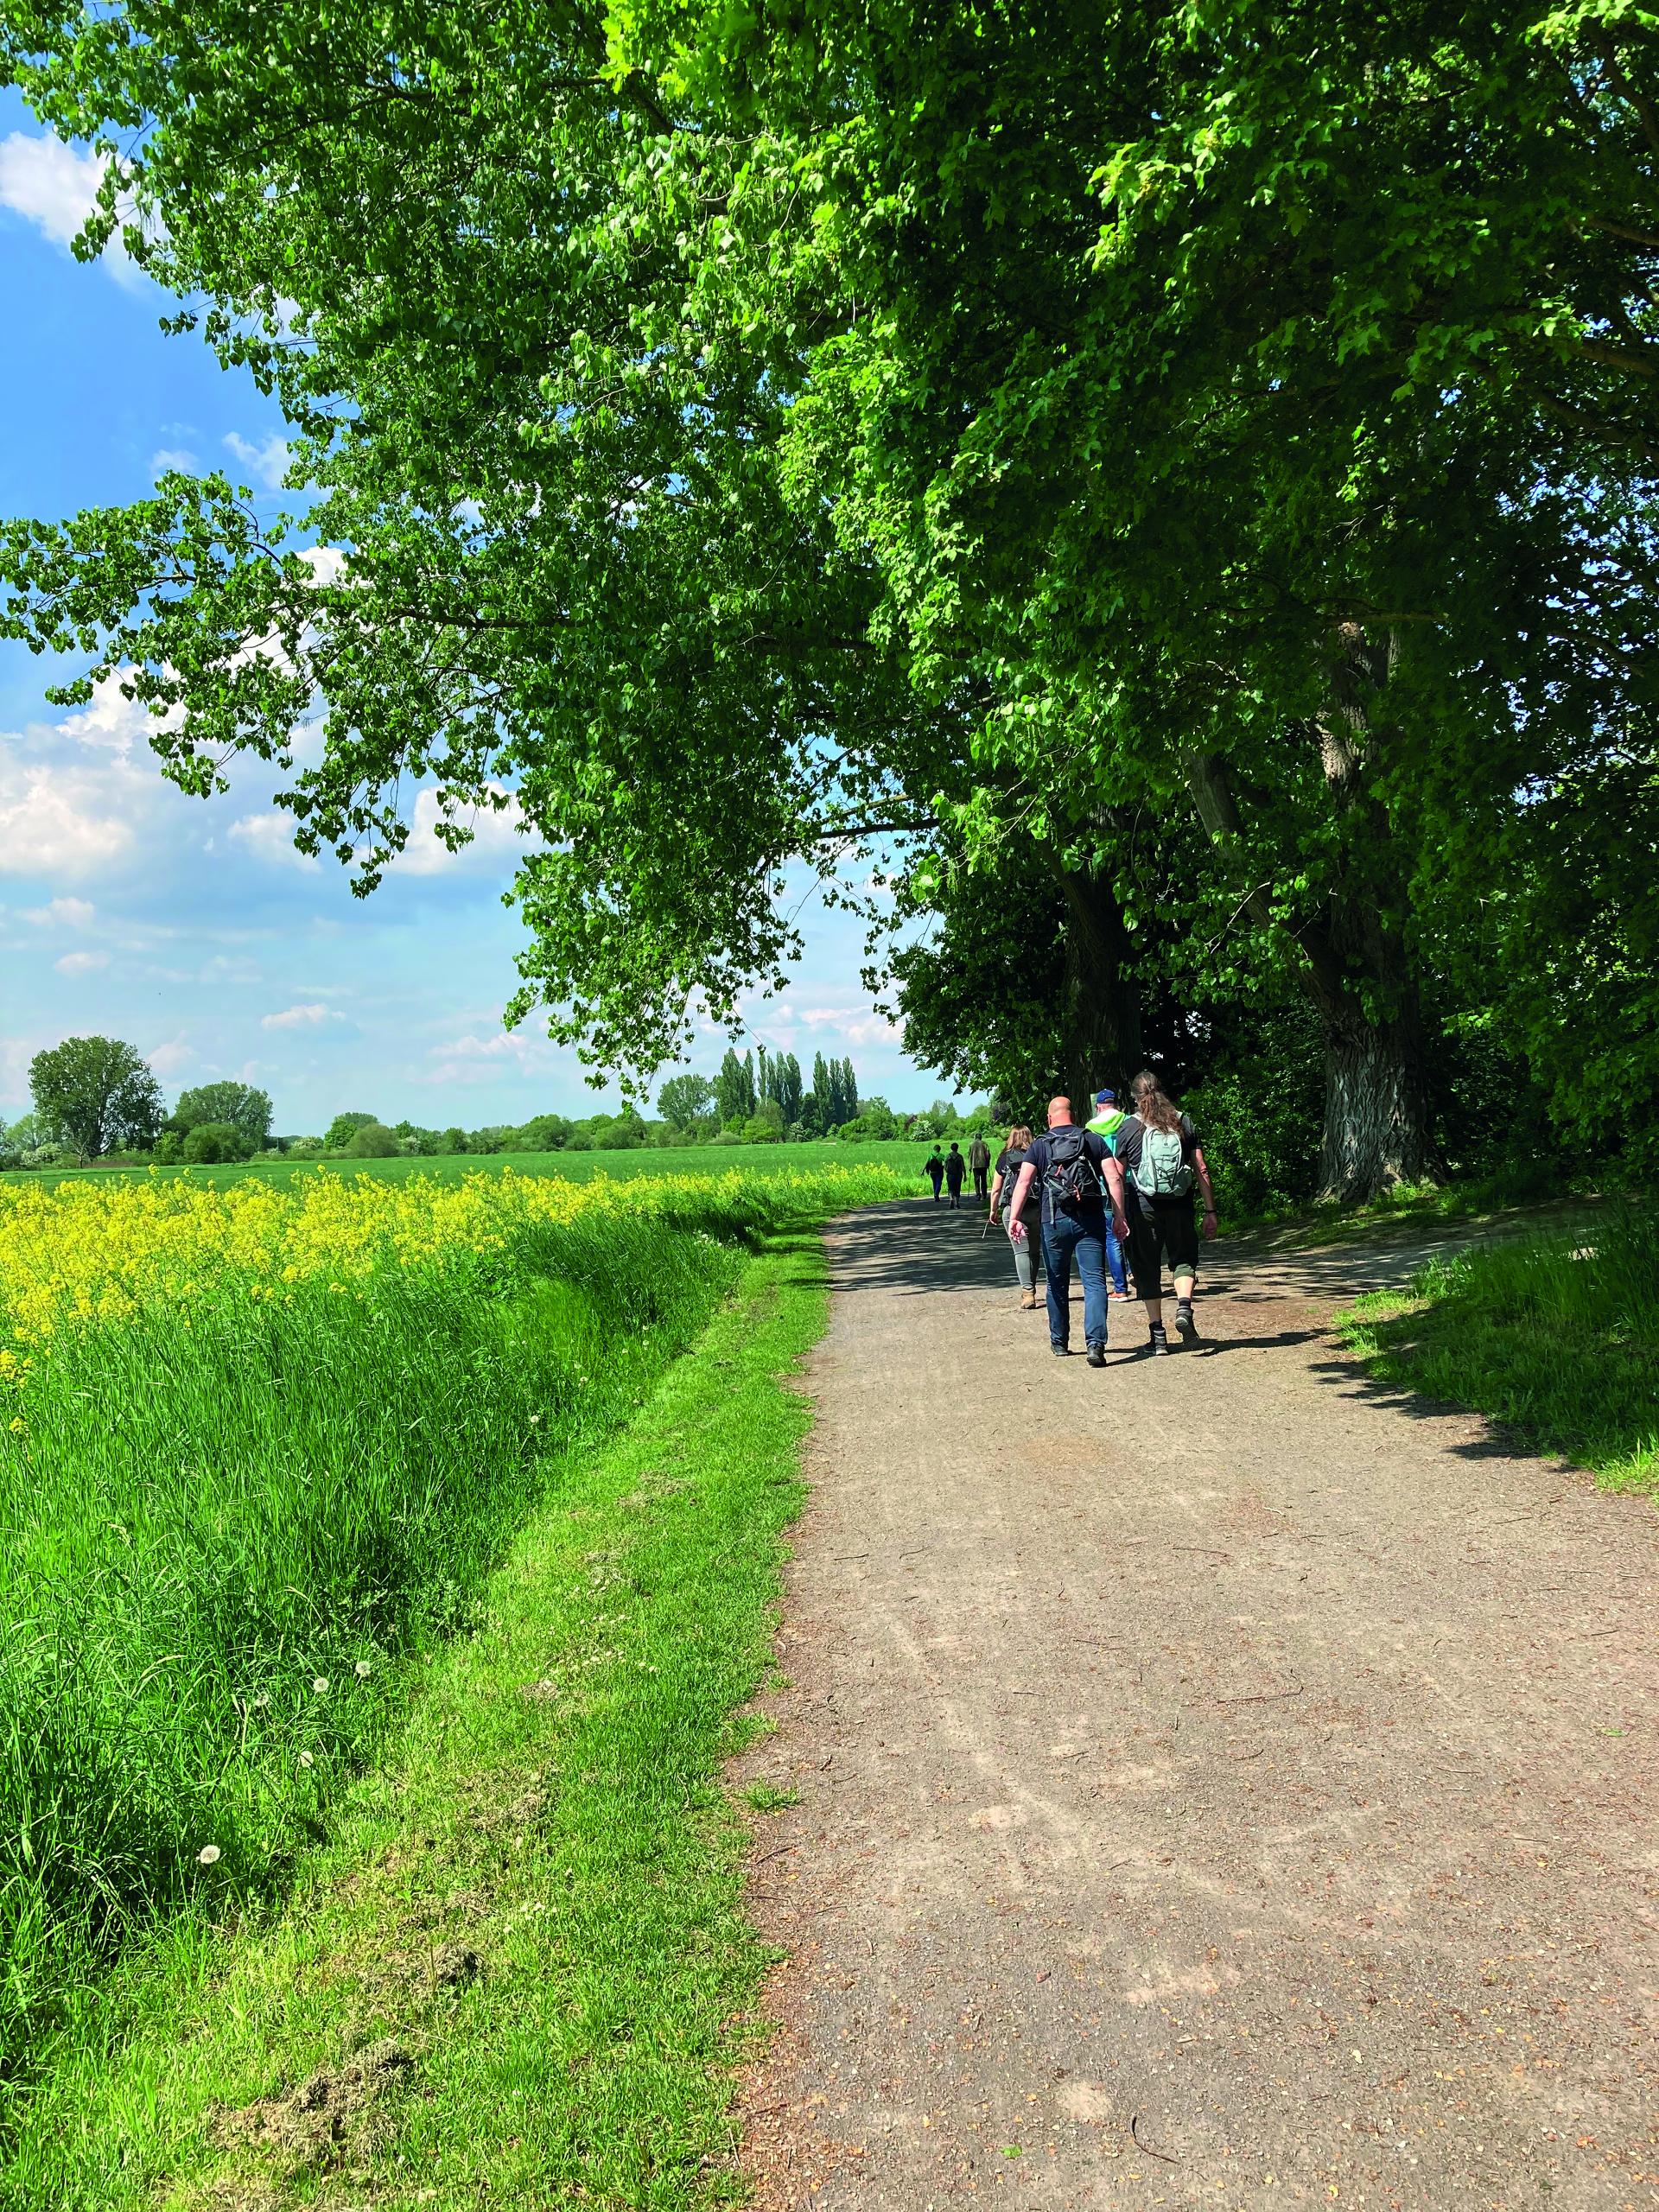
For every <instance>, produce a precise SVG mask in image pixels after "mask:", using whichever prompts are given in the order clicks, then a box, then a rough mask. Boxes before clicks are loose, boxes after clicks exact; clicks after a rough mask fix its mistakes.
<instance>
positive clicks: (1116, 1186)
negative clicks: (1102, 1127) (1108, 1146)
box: [1105, 1153, 1129, 1244]
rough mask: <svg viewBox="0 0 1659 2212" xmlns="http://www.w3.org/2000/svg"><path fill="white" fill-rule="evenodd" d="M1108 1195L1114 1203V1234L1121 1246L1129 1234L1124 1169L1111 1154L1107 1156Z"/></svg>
mask: <svg viewBox="0 0 1659 2212" xmlns="http://www.w3.org/2000/svg"><path fill="white" fill-rule="evenodd" d="M1105 1164H1106V1195H1107V1197H1108V1198H1109V1199H1110V1200H1111V1202H1112V1234H1113V1236H1116V1239H1117V1240H1118V1242H1119V1243H1120V1244H1121V1243H1122V1242H1123V1240H1124V1238H1125V1237H1126V1236H1128V1233H1129V1224H1128V1219H1127V1218H1126V1217H1125V1215H1124V1211H1123V1169H1122V1164H1121V1163H1120V1162H1119V1161H1118V1160H1116V1158H1115V1157H1114V1156H1113V1154H1110V1153H1108V1154H1107V1155H1106V1163H1105Z"/></svg>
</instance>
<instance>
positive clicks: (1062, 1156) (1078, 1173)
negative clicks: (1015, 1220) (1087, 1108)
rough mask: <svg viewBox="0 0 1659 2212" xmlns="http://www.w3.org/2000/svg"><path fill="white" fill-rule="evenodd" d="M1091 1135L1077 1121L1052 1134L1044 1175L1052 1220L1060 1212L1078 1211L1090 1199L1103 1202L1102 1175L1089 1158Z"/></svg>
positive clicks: (1054, 1130)
mask: <svg viewBox="0 0 1659 2212" xmlns="http://www.w3.org/2000/svg"><path fill="white" fill-rule="evenodd" d="M1087 1135H1088V1133H1087V1131H1086V1130H1084V1129H1080V1128H1078V1127H1077V1123H1076V1122H1067V1123H1066V1125H1065V1128H1058V1129H1051V1130H1050V1131H1049V1133H1048V1173H1046V1175H1045V1176H1044V1178H1043V1193H1044V1196H1045V1197H1046V1198H1047V1200H1048V1217H1049V1219H1050V1220H1051V1221H1052V1220H1053V1218H1054V1217H1055V1215H1056V1214H1057V1213H1061V1212H1065V1213H1076V1212H1077V1211H1078V1210H1079V1209H1080V1208H1081V1207H1082V1206H1084V1205H1086V1204H1087V1203H1088V1202H1089V1201H1090V1199H1093V1200H1095V1201H1096V1203H1098V1201H1099V1198H1100V1195H1101V1188H1100V1177H1099V1176H1098V1174H1096V1172H1095V1163H1094V1161H1093V1160H1090V1157H1089V1147H1088V1143H1087Z"/></svg>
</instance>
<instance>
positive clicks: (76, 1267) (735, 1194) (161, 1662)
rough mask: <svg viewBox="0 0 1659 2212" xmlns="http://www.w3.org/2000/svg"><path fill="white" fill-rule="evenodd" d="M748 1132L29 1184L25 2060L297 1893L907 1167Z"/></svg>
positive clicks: (18, 1427) (11, 1531) (8, 1740)
mask: <svg viewBox="0 0 1659 2212" xmlns="http://www.w3.org/2000/svg"><path fill="white" fill-rule="evenodd" d="M733 1149H734V1148H730V1147H721V1148H719V1149H718V1150H717V1152H716V1154H715V1158H716V1160H717V1162H718V1165H719V1166H720V1169H721V1173H719V1174H718V1175H716V1176H713V1177H710V1176H706V1175H705V1176H701V1177H700V1176H697V1175H696V1174H693V1173H686V1171H685V1160H686V1155H685V1154H658V1155H656V1161H657V1162H660V1166H658V1172H657V1173H656V1174H655V1175H654V1176H652V1178H650V1179H645V1178H643V1177H636V1178H634V1179H630V1180H613V1179H589V1180H586V1181H582V1182H576V1181H573V1180H571V1179H568V1178H560V1177H556V1176H546V1175H526V1174H523V1173H516V1172H515V1173H502V1172H499V1170H500V1169H501V1168H503V1167H505V1166H506V1163H492V1165H494V1166H497V1169H498V1172H496V1173H481V1174H480V1173H474V1174H471V1175H470V1176H467V1177H465V1178H464V1179H463V1178H462V1177H461V1175H460V1174H459V1173H457V1174H455V1175H452V1176H449V1177H448V1178H444V1177H428V1178H426V1179H418V1178H416V1177H415V1176H408V1175H406V1176H404V1177H402V1178H399V1179H391V1180H388V1179H385V1178H382V1177H375V1176H372V1175H370V1176H364V1177H351V1178H346V1177H339V1176H334V1175H326V1174H324V1175H319V1174H310V1175H304V1176H288V1177H283V1178H281V1179H270V1178H268V1177H265V1176H263V1175H261V1174H259V1173H257V1172H255V1173H251V1174H250V1173H230V1174H227V1175H221V1174H216V1173H214V1172H213V1171H212V1170H208V1171H206V1172H205V1173H203V1172H200V1171H198V1172H196V1173H192V1174H191V1175H190V1176H189V1177H188V1178H184V1177H163V1176H158V1177H154V1178H152V1177H149V1176H147V1175H142V1174H140V1175H128V1176H118V1175H104V1176H84V1177H79V1178H76V1179H73V1180H68V1181H63V1180H58V1181H55V1182H54V1181H48V1179H46V1178H44V1177H41V1176H35V1177H31V1178H28V1179H15V1180H13V1181H10V1182H9V1183H8V1184H7V1185H5V1186H4V1187H3V1188H0V1746H3V1751H4V1756H3V1758H0V1950H3V1971H0V2084H3V2083H5V2082H7V2081H8V2080H9V2079H10V2078H11V2077H12V2076H13V2075H14V2074H15V2072H16V2069H17V2067H18V2066H19V2064H20V2063H21V2062H22V2059H23V2057H24V2056H25V2055H26V2054H27V2053H28V2052H29V2050H30V2047H31V2044H35V2043H36V2042H37V2039H38V2037H40V2035H41V2032H42V2031H46V2030H49V2027H50V2024H51V2023H52V2021H53V2020H54V2018H59V2017H60V2016H61V2014H62V2012H63V2010H64V2008H65V2005H67V2004H69V2005H72V2004H73V1993H74V1991H75V1989H76V1987H77V1986H79V1985H81V1984H84V1983H85V1982H86V1980H87V1978H88V1977H89V1976H91V1975H92V1974H94V1972H95V1971H96V1970H99V1969H100V1968H101V1967H102V1966H103V1965H104V1964H105V1962H106V1961H107V1960H108V1958H109V1957H110V1956H111V1954H112V1953H113V1952H114V1951H116V1950H118V1948H120V1947H121V1946H122V1945H123V1944H124V1943H125V1942H128V1941H129V1940H130V1938H131V1937H133V1936H137V1935H142V1934H143V1933H145V1932H146V1931H153V1930H155V1929H157V1928H158V1927H159V1926H161V1925H162V1924H163V1923H167V1922H168V1920H169V1919H177V1917H178V1916H181V1915H188V1914H191V1913H194V1914H196V1915H197V1916H201V1915H204V1914H205V1915H206V1916H208V1917H210V1918H213V1919H218V1920H221V1921H222V1920H223V1919H225V1918H226V1917H227V1916H232V1915H233V1914H234V1913H235V1911H236V1910H238V1905H239V1904H240V1903H242V1902H243V1901H245V1900H250V1899H255V1898H257V1897H260V1896H262V1895H264V1894H269V1893H270V1892H271V1891H273V1890H277V1889H280V1888H281V1886H282V1885H283V1883H284V1882H285V1881H286V1880H287V1879H288V1878H289V1872H290V1871H291V1868H292V1866H293V1865H294V1863H295V1858H296V1853H298V1852H300V1851H301V1850H302V1849H303V1848H304V1847H305V1846H306V1843H307V1840H308V1839H315V1838H316V1837H317V1836H320V1835H321V1834H322V1833H323V1832H324V1828H325V1825H326V1822H327V1818H328V1817H329V1808H330V1806H331V1804H332V1802H333V1801H334V1797H335V1796H336V1794H337V1792H338V1790H339V1789H340V1785H341V1783H343V1781H344V1780H345V1779H346V1777H347V1776H348V1775H349V1774H350V1773H351V1772H352V1771H353V1770H354V1769H355V1768H357V1767H358V1766H359V1765H360V1764H361V1763H362V1761H363V1760H364V1758H365V1757H366V1756H367V1755H368V1754H369V1753H370V1752H371V1751H372V1749H373V1747H374V1745H375V1744H376V1743H377V1742H378V1739H379V1737H380V1734H381V1732H382V1731H383V1729H384V1728H385V1725H386V1723H387V1720H388V1718H389V1716H390V1715H391V1713H393V1712H395V1711H396V1710H397V1708H398V1707H400V1706H401V1704H402V1703H403V1702H404V1698H405V1695H406V1692H407V1687H408V1684H409V1681H410V1668H411V1664H418V1663H420V1662H423V1660H424V1659H426V1658H427V1657H429V1656H430V1655H431V1654H432V1653H433V1651H434V1650H435V1649H436V1647H437V1646H438V1645H439V1644H440V1643H442V1641H443V1640H444V1638H445V1637H447V1636H448V1635H449V1634H450V1633H451V1632H452V1631H453V1630H455V1629H456V1628H458V1627H462V1626H464V1625H466V1624H467V1623H468V1622H470V1621H471V1620H473V1619H474V1617H475V1606H476V1603H477V1594H478V1592H479V1590H480V1587H481V1586H482V1584H483V1581H484V1580H485V1578H486V1575H487V1574H488V1573H489V1571H490V1570H491V1568H492V1567H493V1565H494V1564H495V1563H496V1561H497V1560H499V1558H500V1556H501V1554H502V1551H503V1548H504V1547H505V1544H506V1543H507V1541H509V1540H510V1539H511V1537H512V1534H513V1532H514V1531H515V1530H516V1529H518V1527H519V1526H521V1525H522V1523H523V1522H524V1518H525V1516H526V1515H527V1514H528V1513H530V1512H531V1510H533V1509H534V1508H535V1507H536V1506H537V1503H539V1502H541V1501H542V1500H543V1498H544V1497H545V1496H546V1489H547V1484H548V1483H549V1481H550V1480H551V1479H555V1478H556V1471H557V1470H558V1469H559V1468H561V1467H568V1466H569V1465H570V1452H571V1447H572V1446H573V1445H575V1444H576V1443H578V1442H581V1441H585V1440H594V1439H597V1438H599V1437H600V1436H601V1435H603V1434H604V1433H607V1432H608V1431H609V1430H611V1429H613V1428H614V1427H616V1425H617V1424H618V1423H619V1422H620V1421H622V1420H624V1419H625V1418H626V1416H627V1415H628V1414H630V1413H631V1412H632V1409H633V1408H636V1407H637V1406H638V1405H639V1402H640V1401H641V1399H642V1398H643V1396H644V1395H645V1393H646V1392H647V1391H648V1390H649V1389H652V1388H653V1387H654V1386H655V1384H656V1383H657V1381H658V1378H659V1377H660V1376H661V1374H662V1372H663V1370H664V1367H665V1366H666V1365H667V1364H668V1363H670V1361H671V1359H672V1358H673V1357H675V1355H676V1354H677V1353H678V1352H679V1351H682V1350H683V1348H684V1347H685V1346H686V1345H687V1344H689V1343H690V1341H691V1339H692V1338H694V1337H695V1336H696V1334H697V1332H699V1331H700V1330H701V1329H702V1327H703V1326H704V1325H706V1324H707V1322H708V1320H709V1317H710V1315H711V1314H712V1313H714V1311H715V1308H716V1306H717V1305H718V1304H719V1301H720V1300H721V1298H722V1297H723V1296H724V1295H725V1294H726V1293H727V1292H728V1290H729V1289H730V1287H731V1286H732V1285H733V1283H734V1281H735V1279H736V1276H737V1274H738V1271H739V1268H740V1266H741V1260H742V1254H743V1251H744V1249H746V1248H747V1247H748V1246H751V1245H752V1244H753V1242H754V1241H755V1239H756V1238H758V1237H760V1236H763V1235H764V1234H765V1233H766V1232H767V1231H769V1230H774V1229H776V1228H778V1227H779V1226H780V1225H782V1224H785V1223H788V1222H791V1221H798V1220H800V1219H803V1218H805V1219H821V1218H822V1217H823V1216H824V1215H825V1214H826V1213H828V1212H831V1211H836V1210H838V1209H839V1208H842V1207H844V1206H847V1205H855V1204H859V1203H861V1202H866V1201H869V1200H874V1199H881V1198H893V1197H897V1196H901V1195H905V1194H906V1192H908V1191H909V1190H910V1188H911V1185H910V1183H909V1180H908V1179H907V1178H906V1177H905V1176H903V1175H900V1174H898V1173H894V1172H893V1168H892V1167H890V1166H887V1164H886V1163H885V1162H884V1161H882V1160H876V1159H873V1158H871V1157H870V1155H869V1154H868V1153H861V1152H858V1151H855V1150H853V1148H851V1147H841V1148H826V1149H836V1150H838V1157H837V1158H836V1160H835V1161H834V1163H833V1164H824V1165H807V1164H805V1163H804V1162H803V1160H802V1159H801V1155H802V1154H804V1153H805V1152H806V1150H807V1147H790V1148H789V1153H788V1154H785V1157H784V1158H783V1159H782V1160H779V1161H778V1162H777V1163H776V1165H775V1166H774V1163H773V1162H772V1160H768V1161H767V1163H766V1166H767V1169H768V1170H769V1171H770V1172H766V1173H753V1172H745V1171H747V1170H748V1169H749V1160H748V1159H747V1157H746V1156H745V1155H744V1154H741V1153H740V1154H738V1156H737V1158H736V1159H734V1158H733V1157H732V1151H733ZM780 1149H781V1148H780ZM791 1155H792V1156H791ZM479 1164H480V1163H467V1165H472V1166H475V1165H479ZM653 1164H655V1163H653ZM410 1166H416V1163H410ZM457 1166H460V1163H457ZM780 1169H781V1170H787V1171H791V1172H779V1170H780ZM3 2101H4V2095H3V2092H0V2104H3ZM4 2132H5V2130H4V2126H3V2116H0V2135H3V2133H4Z"/></svg>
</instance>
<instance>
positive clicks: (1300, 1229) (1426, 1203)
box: [1222, 1166, 1592, 1252]
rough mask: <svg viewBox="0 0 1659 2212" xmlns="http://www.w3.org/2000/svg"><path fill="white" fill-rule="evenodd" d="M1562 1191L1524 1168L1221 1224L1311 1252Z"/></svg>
mask: <svg viewBox="0 0 1659 2212" xmlns="http://www.w3.org/2000/svg"><path fill="white" fill-rule="evenodd" d="M1566 1192H1567V1185H1565V1184H1564V1182H1563V1181H1562V1179H1561V1178H1560V1176H1559V1175H1558V1174H1555V1173H1553V1172H1549V1171H1544V1172H1541V1171H1540V1170H1538V1169H1536V1168H1534V1167H1530V1166H1529V1167H1524V1168H1518V1169H1516V1170H1515V1171H1513V1172H1511V1173H1507V1174H1503V1175H1485V1176H1470V1177H1464V1178H1459V1179H1455V1180H1453V1181H1451V1182H1447V1183H1398V1184H1395V1185H1394V1186H1393V1187H1392V1188H1391V1189H1389V1190H1387V1191H1380V1192H1378V1193H1377V1195H1376V1197H1375V1198H1368V1199H1365V1200H1364V1201H1363V1203H1360V1204H1357V1205H1323V1206H1313V1207H1312V1208H1310V1207H1308V1206H1306V1205H1300V1206H1287V1207H1282V1208H1280V1209H1278V1210H1276V1211H1272V1212H1268V1213H1262V1214H1258V1215H1257V1216H1255V1218H1254V1220H1250V1219H1238V1218H1236V1217H1228V1216H1226V1215H1225V1214H1224V1217H1223V1224H1222V1225H1223V1228H1224V1230H1226V1231H1227V1232H1228V1233H1229V1234H1231V1233H1234V1232H1236V1233H1238V1234H1240V1235H1248V1234H1249V1233H1250V1231H1251V1230H1263V1231H1265V1232H1267V1233H1268V1238H1269V1241H1270V1243H1271V1244H1272V1247H1273V1249H1274V1250H1275V1251H1282V1252H1301V1251H1311V1250H1313V1249H1317V1248H1318V1247H1319V1246H1320V1245H1323V1244H1341V1243H1349V1242H1357V1241H1358V1240H1360V1239H1362V1238H1364V1237H1368V1236H1375V1235H1376V1231H1377V1230H1378V1229H1380V1228H1385V1227H1388V1226H1389V1225H1391V1224H1395V1223H1399V1224H1401V1225H1402V1227H1405V1226H1408V1225H1410V1224H1419V1225H1422V1226H1427V1225H1430V1224H1433V1223H1435V1222H1437V1221H1479V1220H1484V1219H1488V1218H1491V1217H1497V1216H1498V1215H1500V1214H1504V1213H1508V1212H1511V1211H1516V1209H1519V1208H1522V1207H1525V1208H1528V1209H1533V1208H1536V1207H1537V1206H1539V1205H1541V1204H1542V1203H1544V1202H1546V1201H1548V1200H1556V1199H1562V1198H1565V1196H1566ZM1582 1195H1584V1196H1586V1197H1587V1196H1590V1195H1592V1194H1591V1193H1589V1192H1585V1193H1583V1194H1582Z"/></svg>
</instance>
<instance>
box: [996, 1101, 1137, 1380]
mask: <svg viewBox="0 0 1659 2212" xmlns="http://www.w3.org/2000/svg"><path fill="white" fill-rule="evenodd" d="M1033 1183H1034V1184H1036V1185H1037V1186H1038V1187H1039V1190H1040V1191H1041V1192H1042V1205H1043V1263H1044V1266H1045V1267H1046V1269H1047V1272H1048V1342H1049V1348H1050V1350H1051V1351H1052V1352H1053V1354H1054V1356H1055V1357H1056V1358H1057V1359H1064V1358H1065V1356H1066V1354H1067V1353H1068V1352H1069V1351H1071V1262H1072V1260H1073V1259H1074V1258H1075V1259H1076V1261H1077V1273H1078V1274H1080V1275H1081V1276H1082V1277H1083V1333H1084V1341H1085V1343H1086V1344H1087V1345H1088V1351H1089V1364H1090V1367H1104V1366H1105V1364H1106V1313H1107V1307H1106V1195H1105V1194H1106V1192H1110V1194H1111V1210H1112V1227H1113V1228H1114V1229H1115V1230H1116V1232H1117V1234H1118V1236H1120V1237H1122V1236H1127V1235H1128V1230H1127V1228H1126V1226H1125V1224H1124V1220H1123V1171H1122V1168H1121V1167H1120V1166H1118V1164H1117V1161H1116V1160H1115V1159H1114V1158H1113V1156H1112V1154H1111V1152H1110V1150H1109V1148H1108V1147H1107V1144H1106V1141H1105V1140H1104V1138H1103V1137H1097V1136H1096V1135H1095V1133H1094V1131H1093V1130H1092V1129H1080V1128H1078V1127H1077V1123H1076V1122H1074V1121H1073V1120H1072V1119H1071V1100H1070V1099H1069V1098H1051V1099H1050V1100H1049V1102H1048V1135H1046V1136H1041V1137H1039V1138H1038V1140H1037V1141H1036V1143H1035V1144H1033V1147H1031V1150H1030V1151H1029V1152H1028V1153H1027V1154H1026V1158H1025V1164H1024V1165H1023V1166H1022V1167H1021V1168H1020V1177H1019V1180H1018V1181H1017V1182H1016V1183H1015V1185H1014V1211H1015V1212H1016V1213H1020V1212H1023V1211H1024V1209H1025V1203H1026V1198H1027V1194H1028V1193H1029V1192H1030V1190H1031V1187H1032V1185H1033ZM1103 1185H1104V1188H1103Z"/></svg>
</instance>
